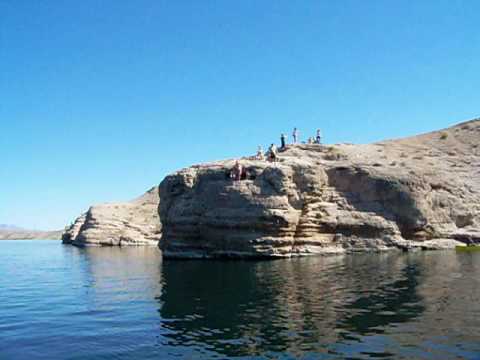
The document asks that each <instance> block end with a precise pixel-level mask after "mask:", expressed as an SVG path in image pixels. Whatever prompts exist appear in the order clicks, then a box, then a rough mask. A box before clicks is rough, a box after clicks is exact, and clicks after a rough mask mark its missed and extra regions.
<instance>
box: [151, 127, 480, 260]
mask: <svg viewBox="0 0 480 360" xmlns="http://www.w3.org/2000/svg"><path fill="white" fill-rule="evenodd" d="M479 140H480V121H479V120H475V121H470V122H467V123H463V124H460V125H458V126H455V127H453V128H450V129H446V130H444V131H440V132H434V133H430V134H425V135H420V136H416V137H412V138H406V139H400V140H393V141H385V142H380V143H375V144H369V145H349V144H340V145H335V146H321V145H295V146H289V147H288V148H287V149H286V150H285V151H283V152H281V153H280V155H279V161H278V162H276V163H269V162H265V161H257V160H249V159H242V160H241V163H242V165H243V166H244V167H245V168H246V169H247V172H248V176H247V179H245V180H242V181H233V180H231V179H229V178H228V173H229V171H230V170H231V169H232V167H233V165H234V161H233V160H232V161H221V162H215V163H211V164H205V165H197V166H192V167H190V168H187V169H183V170H180V171H178V172H177V173H175V174H172V175H170V176H167V177H166V178H165V180H164V181H163V182H162V183H161V185H160V198H161V199H162V201H161V204H160V207H159V212H160V218H161V222H162V224H163V236H162V240H161V242H160V246H161V248H162V251H163V254H164V256H166V257H288V256H295V255H310V254H318V253H341V252H352V251H368V250H387V249H393V248H397V249H398V248H401V249H409V248H424V249H428V248H446V247H452V246H454V245H455V244H457V243H458V241H463V242H468V241H480V181H479V180H478V176H479V175H480V174H479V173H480V148H478V142H479Z"/></svg>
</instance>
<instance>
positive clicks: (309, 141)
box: [307, 136, 313, 145]
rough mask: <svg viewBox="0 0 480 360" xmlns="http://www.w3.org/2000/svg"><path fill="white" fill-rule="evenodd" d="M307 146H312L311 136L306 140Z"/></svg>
mask: <svg viewBox="0 0 480 360" xmlns="http://www.w3.org/2000/svg"><path fill="white" fill-rule="evenodd" d="M307 144H309V145H311V144H313V138H312V137H311V136H310V137H309V138H308V140H307Z"/></svg>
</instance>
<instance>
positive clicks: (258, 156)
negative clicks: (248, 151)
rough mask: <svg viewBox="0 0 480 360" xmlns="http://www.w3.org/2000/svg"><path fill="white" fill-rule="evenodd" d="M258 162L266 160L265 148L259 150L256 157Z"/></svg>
mask: <svg viewBox="0 0 480 360" xmlns="http://www.w3.org/2000/svg"><path fill="white" fill-rule="evenodd" d="M255 159H256V160H262V161H263V160H265V155H264V154H263V148H262V147H261V146H259V147H258V149H257V155H255Z"/></svg>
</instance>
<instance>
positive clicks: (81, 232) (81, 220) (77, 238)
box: [62, 187, 161, 246]
mask: <svg viewBox="0 0 480 360" xmlns="http://www.w3.org/2000/svg"><path fill="white" fill-rule="evenodd" d="M158 206H159V197H158V187H154V188H152V189H150V190H149V191H147V192H146V193H145V194H144V195H142V196H141V197H139V198H137V199H135V200H133V201H130V202H124V203H112V204H101V205H95V206H92V207H91V208H90V209H89V210H88V211H87V212H86V213H84V214H82V215H81V216H79V217H78V218H77V219H76V220H75V221H74V223H73V224H72V225H70V226H69V227H67V228H66V229H65V231H64V233H63V234H62V241H63V243H64V244H72V245H76V246H127V245H157V244H158V241H159V239H160V237H161V225H160V220H159V216H158Z"/></svg>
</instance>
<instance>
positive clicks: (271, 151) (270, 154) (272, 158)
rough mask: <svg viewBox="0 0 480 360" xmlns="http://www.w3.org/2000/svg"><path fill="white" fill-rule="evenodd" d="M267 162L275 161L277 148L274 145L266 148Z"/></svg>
mask: <svg viewBox="0 0 480 360" xmlns="http://www.w3.org/2000/svg"><path fill="white" fill-rule="evenodd" d="M268 160H270V161H273V162H275V161H277V147H276V146H275V144H272V145H270V147H269V148H268Z"/></svg>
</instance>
